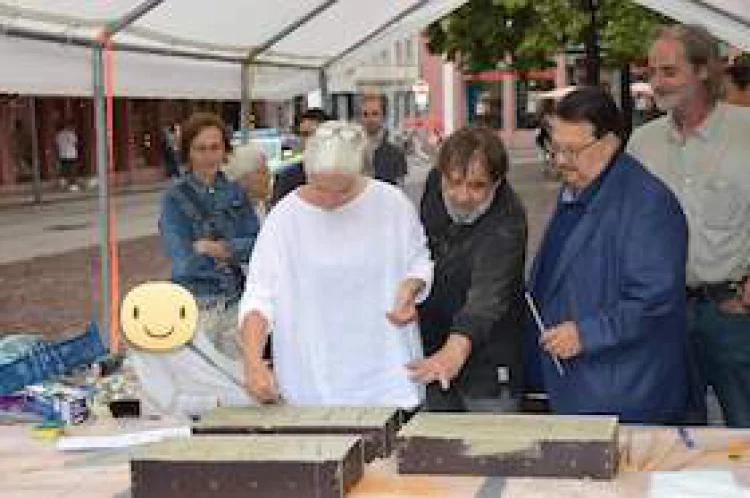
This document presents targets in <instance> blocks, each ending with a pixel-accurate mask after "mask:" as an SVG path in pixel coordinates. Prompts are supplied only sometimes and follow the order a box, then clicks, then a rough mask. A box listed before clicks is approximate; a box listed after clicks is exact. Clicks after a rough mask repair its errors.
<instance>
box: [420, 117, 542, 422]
mask: <svg viewBox="0 0 750 498" xmlns="http://www.w3.org/2000/svg"><path fill="white" fill-rule="evenodd" d="M507 170H508V155H507V153H506V151H505V149H504V147H503V144H502V142H501V140H500V139H499V138H498V137H497V135H496V133H495V132H494V131H492V130H490V129H486V128H473V129H463V130H460V131H458V132H456V133H454V134H453V135H452V136H450V137H449V138H448V139H447V140H446V141H445V143H444V144H443V146H442V148H441V150H440V155H439V158H438V163H437V168H436V169H435V170H433V171H432V172H431V173H430V176H429V177H428V180H427V186H426V188H425V193H424V196H423V198H422V203H421V217H422V222H423V224H424V226H425V230H426V232H427V238H428V243H429V246H430V251H431V253H432V258H433V260H434V262H435V270H434V272H435V276H434V281H433V286H432V291H431V293H430V295H429V297H428V298H427V300H426V301H425V302H424V303H423V304H422V305H421V306H420V309H419V325H420V331H421V334H422V342H423V345H424V347H425V355H426V359H424V360H422V361H418V362H415V363H414V364H412V365H410V368H411V370H412V373H413V375H414V377H415V378H416V379H417V380H419V381H421V382H424V383H426V384H427V409H428V410H432V411H464V410H468V411H492V412H508V411H515V410H517V409H518V399H519V395H520V391H521V388H522V386H523V370H522V362H523V361H522V359H523V355H522V339H523V284H524V260H525V255H526V239H527V226H526V213H525V211H524V208H523V206H522V204H521V201H520V200H519V198H518V197H517V196H516V194H515V192H514V191H513V189H512V188H511V186H510V184H509V183H508V181H507V179H506V172H507Z"/></svg>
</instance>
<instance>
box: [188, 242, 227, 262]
mask: <svg viewBox="0 0 750 498" xmlns="http://www.w3.org/2000/svg"><path fill="white" fill-rule="evenodd" d="M193 250H194V251H195V252H196V253H197V254H203V255H204V256H210V257H212V258H214V259H216V260H218V261H226V260H228V259H229V258H230V256H231V254H230V253H229V249H228V248H227V245H226V243H225V242H223V241H220V240H210V239H199V240H196V241H195V242H193Z"/></svg>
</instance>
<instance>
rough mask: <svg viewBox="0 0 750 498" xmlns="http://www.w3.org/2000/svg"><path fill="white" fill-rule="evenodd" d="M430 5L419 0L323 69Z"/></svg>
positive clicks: (332, 59)
mask: <svg viewBox="0 0 750 498" xmlns="http://www.w3.org/2000/svg"><path fill="white" fill-rule="evenodd" d="M428 3H430V0H419V1H417V2H415V3H413V4H411V6H409V7H407V8H406V9H404V10H403V11H401V12H400V13H398V14H396V15H395V16H394V17H392V18H391V19H389V20H388V21H387V22H385V23H384V24H382V25H381V26H378V27H377V28H376V29H374V30H373V31H371V32H370V33H368V34H367V35H366V36H365V37H364V38H361V39H360V40H359V41H358V42H357V43H355V44H354V45H352V46H350V47H349V48H347V49H346V50H344V51H343V52H341V53H340V54H338V55H336V56H334V57H332V58H330V59H328V61H326V63H325V64H323V67H324V68H326V69H328V68H329V67H331V66H332V65H333V64H335V63H337V62H338V61H340V60H341V59H343V58H344V57H346V56H347V55H349V54H351V53H352V52H354V51H355V50H358V49H359V48H360V47H362V46H364V45H367V44H368V43H370V42H371V41H372V40H373V39H375V38H377V37H378V36H380V35H381V34H382V33H383V32H384V31H385V30H387V29H388V28H390V27H391V26H393V25H394V24H397V23H398V22H400V21H401V20H403V19H405V18H406V17H408V16H410V15H411V14H413V13H414V12H416V11H417V10H419V9H421V8H422V7H424V6H425V5H427V4H428Z"/></svg>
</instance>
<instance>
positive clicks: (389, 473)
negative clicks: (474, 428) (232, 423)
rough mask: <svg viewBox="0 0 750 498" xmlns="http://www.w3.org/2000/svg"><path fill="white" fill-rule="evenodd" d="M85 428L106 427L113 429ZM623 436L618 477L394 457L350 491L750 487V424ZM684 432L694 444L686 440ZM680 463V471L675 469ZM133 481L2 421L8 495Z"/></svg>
mask: <svg viewBox="0 0 750 498" xmlns="http://www.w3.org/2000/svg"><path fill="white" fill-rule="evenodd" d="M80 430H81V429H79V431H80ZM87 430H89V431H91V430H94V431H95V432H98V433H99V434H101V433H103V432H107V430H108V429H107V428H102V427H98V428H95V429H87ZM619 439H620V449H621V453H622V458H621V462H620V463H621V467H620V472H619V474H618V477H617V479H615V480H613V481H590V480H575V479H538V478H535V479H531V478H528V479H519V478H512V479H504V478H483V477H459V476H426V475H425V476H419V475H417V476H413V475H412V476H404V475H399V474H398V473H397V472H396V462H395V459H393V458H391V459H388V460H376V461H375V462H373V463H372V464H370V465H369V466H368V468H367V471H366V473H365V477H364V479H363V480H362V481H360V483H359V484H358V485H357V486H356V487H355V488H354V489H353V490H352V492H351V493H350V494H349V495H348V496H350V497H352V498H380V497H391V498H407V497H408V498H417V497H430V498H436V497H450V498H458V497H479V498H489V497H502V498H512V497H524V498H529V497H532V498H533V497H537V496H538V497H546V496H560V497H575V498H577V497H580V498H586V497H591V498H607V497H618V498H619V497H623V498H625V497H627V498H636V497H640V496H643V497H647V496H651V495H650V493H651V492H653V491H654V487H655V486H656V484H655V483H657V482H658V483H659V484H658V485H659V486H661V485H662V484H663V482H662V481H664V482H667V481H669V482H672V481H674V479H675V478H678V479H682V478H683V477H684V478H685V482H686V485H688V484H687V481H688V479H699V480H700V479H703V476H709V477H710V478H711V479H714V480H715V482H717V483H719V484H717V485H714V487H713V488H712V489H714V490H715V491H716V493H717V495H716V496H722V497H724V496H729V495H727V494H726V493H727V491H726V489H728V488H722V487H721V486H722V485H723V486H730V487H734V488H736V490H737V491H736V492H737V493H738V494H737V495H736V496H747V495H748V494H750V431H744V430H729V429H724V428H700V429H690V430H689V432H688V434H687V438H685V437H681V435H680V434H679V432H678V431H677V430H676V429H673V428H664V427H639V426H622V427H621V428H620V438H619ZM686 439H687V440H688V444H689V445H690V444H692V445H693V448H688V446H687V445H686V444H685V443H686ZM678 471H679V472H682V473H679V474H678V473H674V472H678ZM694 471H717V472H714V473H709V474H695V473H694ZM709 484H710V482H709ZM689 485H691V486H693V484H689ZM129 489H130V471H129V463H128V452H127V451H124V450H113V451H103V452H102V451H99V452H75V453H61V452H58V451H57V450H56V449H55V446H54V443H53V442H51V441H49V440H38V439H35V438H34V437H32V432H31V430H30V428H29V427H28V426H0V496H2V497H3V498H32V497H33V498H72V497H75V498H128V497H129V496H130V491H129ZM653 496H657V495H656V494H654V495H653ZM659 496H669V495H668V494H666V495H665V494H662V495H659ZM672 496H674V495H672ZM701 496H702V495H701ZM707 496H710V495H707Z"/></svg>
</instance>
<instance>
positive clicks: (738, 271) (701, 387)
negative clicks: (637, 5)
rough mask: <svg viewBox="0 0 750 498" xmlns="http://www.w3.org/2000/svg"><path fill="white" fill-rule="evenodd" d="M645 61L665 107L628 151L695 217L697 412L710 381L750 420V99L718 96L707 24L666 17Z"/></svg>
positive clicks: (717, 68) (730, 417) (692, 326)
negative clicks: (747, 103) (743, 103)
mask: <svg viewBox="0 0 750 498" xmlns="http://www.w3.org/2000/svg"><path fill="white" fill-rule="evenodd" d="M648 64H649V71H650V73H651V86H652V87H653V90H654V97H655V98H656V103H657V105H658V106H659V107H660V108H661V109H662V110H664V111H666V112H667V115H666V116H664V117H662V118H659V119H656V120H654V121H651V122H650V123H648V124H646V125H644V126H642V127H640V128H638V129H637V130H636V131H635V132H634V133H633V136H632V137H631V139H630V143H629V144H628V152H630V153H631V154H632V155H633V156H635V157H636V158H638V159H639V160H640V161H642V162H643V164H644V165H645V166H646V167H647V168H649V170H650V171H651V172H652V173H653V174H654V175H656V176H658V177H659V178H660V179H661V180H662V181H663V182H664V183H666V184H667V185H668V186H669V187H670V188H671V189H672V191H673V192H674V193H675V195H676V196H677V198H678V199H679V200H680V203H681V204H682V208H683V209H684V211H685V215H686V216H687V220H688V225H689V227H690V242H689V251H688V254H689V257H688V261H687V296H688V303H689V305H688V311H689V313H688V316H689V318H690V320H689V332H690V333H689V336H690V338H691V342H692V345H693V348H692V353H693V356H694V360H695V362H694V363H696V364H697V365H696V367H697V368H694V369H693V370H692V382H691V385H693V386H694V387H695V389H694V392H693V395H692V396H691V401H692V405H691V407H690V415H691V421H693V422H697V423H701V422H702V423H705V422H706V420H707V411H706V393H707V385H710V386H711V387H712V388H713V390H714V392H715V393H716V396H717V398H718V400H719V404H720V405H721V407H722V411H723V413H724V418H725V420H726V422H727V424H728V425H729V426H732V427H750V334H749V333H748V331H750V174H748V158H750V140H749V139H748V138H749V137H750V108H746V107H739V106H734V105H731V104H727V103H725V102H722V101H721V100H720V97H721V94H722V64H721V60H720V58H719V44H718V42H717V40H716V39H715V38H714V37H713V36H711V34H710V33H709V32H708V31H707V30H706V29H705V28H703V27H700V26H689V25H674V26H664V27H661V28H660V29H659V30H658V31H657V33H656V36H655V37H654V40H653V42H652V44H651V49H650V51H649V57H648Z"/></svg>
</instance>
